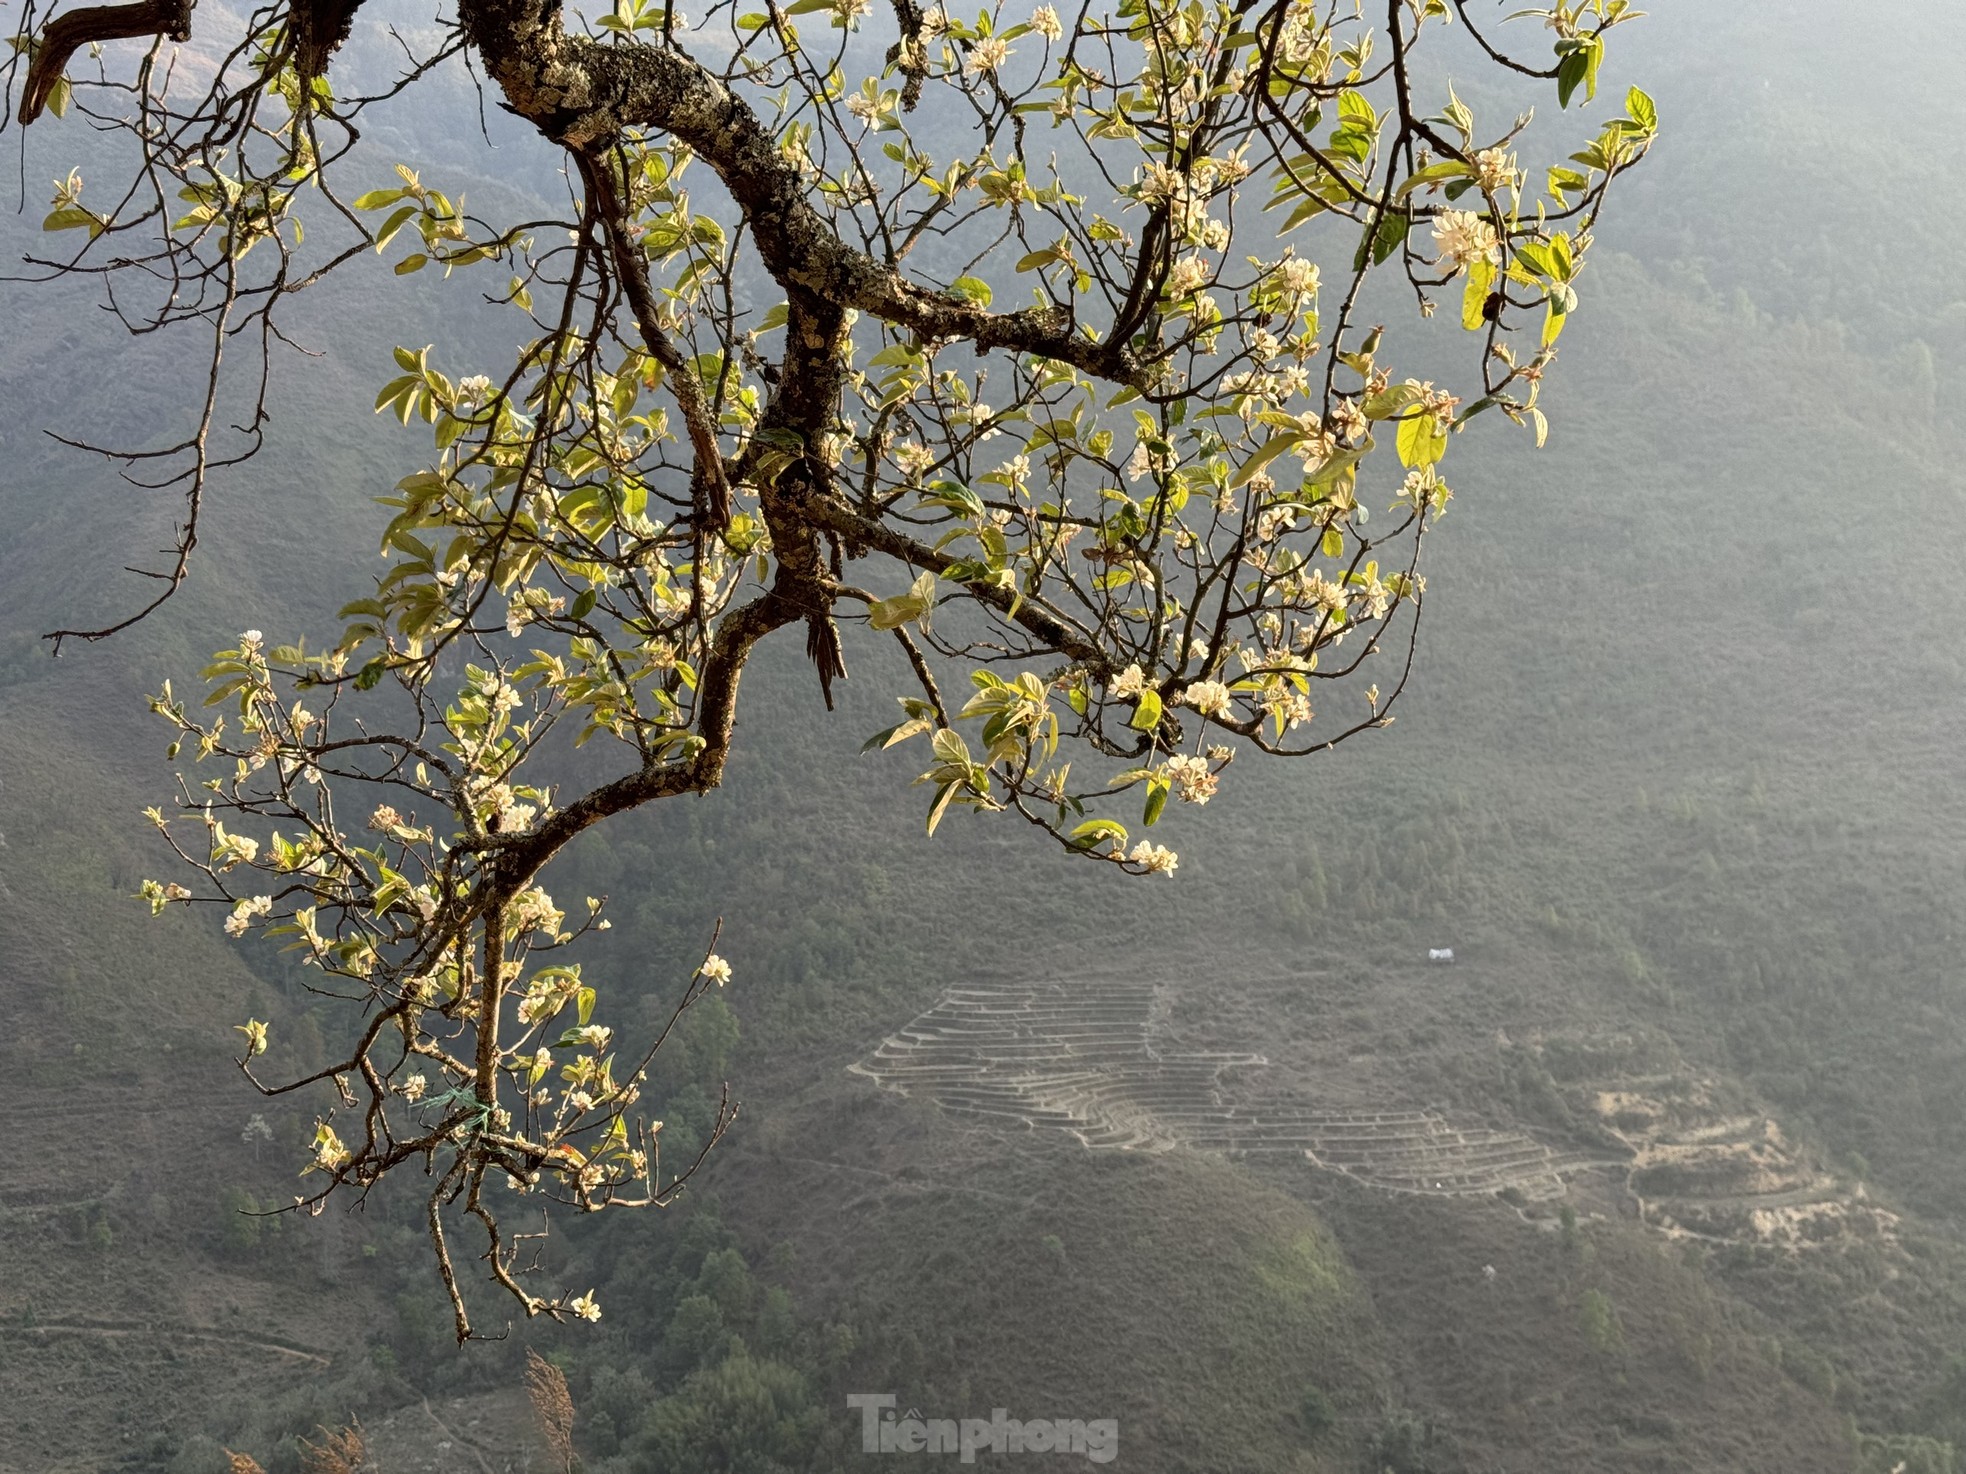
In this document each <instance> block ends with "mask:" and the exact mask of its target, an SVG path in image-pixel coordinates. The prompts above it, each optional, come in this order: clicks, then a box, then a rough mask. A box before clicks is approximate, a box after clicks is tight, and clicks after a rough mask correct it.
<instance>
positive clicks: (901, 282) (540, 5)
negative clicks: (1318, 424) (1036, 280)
mask: <svg viewBox="0 0 1966 1474" xmlns="http://www.w3.org/2000/svg"><path fill="white" fill-rule="evenodd" d="M461 19H462V22H463V26H464V30H465V34H466V35H467V37H468V38H469V39H470V41H471V43H472V45H473V46H475V47H476V48H477V50H478V54H479V56H480V57H482V58H483V59H484V62H485V66H486V69H487V70H488V71H489V72H490V73H491V75H492V77H493V78H494V80H496V81H497V82H498V84H499V86H500V87H501V88H502V89H503V90H504V92H505V97H506V100H507V102H508V103H509V104H510V105H511V107H512V109H513V111H515V112H516V113H518V114H519V116H521V117H523V118H525V119H527V120H528V121H530V122H531V123H533V124H534V125H535V126H536V127H538V128H539V129H540V131H541V132H542V133H544V134H546V136H548V137H549V138H553V139H555V140H557V141H559V142H561V143H563V144H565V145H566V146H567V147H569V148H572V149H574V150H576V151H585V150H587V149H590V148H592V147H593V146H595V145H597V144H604V143H607V142H611V141H613V140H614V139H615V138H616V137H618V136H619V135H620V134H621V133H622V132H623V131H624V130H626V129H630V128H656V129H660V130H662V131H663V132H665V133H668V134H669V135H670V136H671V137H673V138H675V139H677V140H678V141H680V142H682V143H685V144H687V145H688V146H689V147H690V148H691V149H693V150H695V152H696V153H697V154H698V155H699V156H700V157H701V158H702V159H703V160H704V161H705V162H706V163H707V164H709V165H710V167H711V168H712V169H714V170H715V171H716V173H717V176H718V178H719V179H721V180H722V181H723V183H724V186H725V188H727V189H728V190H729V191H730V192H731V195H732V197H733V198H735V199H736V201H737V203H738V205H739V206H740V207H741V208H742V209H743V211H744V215H745V218H746V220H747V221H748V222H749V223H750V226H751V235H752V239H754V240H755V241H756V242H757V243H758V251H759V255H760V256H761V258H762V259H763V262H764V265H765V268H766V269H767V270H768V271H769V272H770V273H771V275H772V277H773V279H774V280H776V281H777V282H778V283H779V284H780V285H781V286H783V287H785V288H787V289H788V290H790V289H792V288H798V289H801V290H803V291H806V292H809V293H811V294H812V295H813V296H814V297H816V298H818V299H821V300H824V301H827V302H832V303H835V304H838V305H839V306H842V307H852V308H857V309H858V310H860V311H862V312H866V313H869V314H871V315H873V316H875V317H878V318H880V319H881V320H882V321H884V322H889V323H893V324H894V325H896V326H897V327H903V328H906V329H908V330H909V331H911V332H913V333H915V334H916V335H917V336H919V337H921V338H924V339H929V340H933V341H941V342H953V341H968V342H973V343H975V344H976V345H977V346H978V347H979V348H984V349H989V348H1006V349H1009V350H1011V351H1012V352H1017V353H1034V354H1037V355H1039V356H1041V357H1044V358H1053V359H1057V360H1059V361H1060V362H1062V363H1068V364H1071V365H1072V366H1073V367H1074V368H1077V369H1079V370H1081V371H1082V372H1085V373H1089V374H1093V375H1095V376H1097V377H1099V378H1102V379H1106V380H1109V381H1112V382H1115V383H1123V384H1135V385H1140V386H1143V387H1144V384H1145V382H1146V379H1147V373H1146V368H1145V366H1144V365H1143V364H1142V363H1141V362H1140V361H1139V359H1138V358H1137V356H1136V355H1134V354H1133V353H1132V351H1131V350H1129V349H1128V348H1127V347H1126V346H1125V345H1124V344H1123V343H1100V342H1095V341H1094V340H1093V339H1092V338H1091V337H1089V336H1088V335H1087V334H1086V333H1085V332H1084V331H1082V330H1081V329H1080V327H1079V326H1078V324H1077V322H1076V320H1075V319H1074V318H1073V316H1072V314H1071V313H1070V312H1069V311H1068V310H1067V309H1065V308H1062V307H1030V308H1025V309H1024V310H1022V311H1020V312H1012V313H1002V314H998V313H992V312H988V311H986V310H984V309H983V308H981V307H978V306H976V305H975V304H974V303H973V302H970V301H968V300H966V299H964V298H961V297H958V296H955V295H953V294H951V293H948V292H942V291H936V290H933V289H930V288H926V287H923V286H920V285H919V284H917V283H915V282H912V281H910V280H909V279H908V278H907V277H905V276H903V275H902V274H901V272H899V271H897V270H895V269H894V268H893V267H891V266H887V265H884V264H882V263H880V262H878V261H875V260H874V259H873V258H872V257H870V256H868V255H866V254H865V253H863V252H861V251H858V250H855V249H854V248H853V247H851V246H849V245H847V244H846V242H845V241H843V240H841V239H840V236H839V233H838V232H837V231H835V230H834V229H833V226H832V224H831V223H830V222H829V221H828V220H827V219H826V218H825V217H824V216H823V215H821V214H820V213H819V211H818V210H816V209H814V208H813V206H812V203H811V199H810V195H811V185H810V182H809V181H808V180H807V179H806V178H805V177H804V175H802V174H801V173H800V171H799V169H798V167H797V166H796V165H794V164H793V163H791V162H790V161H789V160H787V159H786V158H785V156H784V155H783V154H782V153H781V152H780V151H779V149H778V146H777V144H776V142H775V141H774V140H773V139H772V137H771V134H770V133H769V132H768V131H767V130H766V129H765V127H764V125H763V124H762V123H761V122H760V121H759V119H758V116H757V114H756V113H755V112H753V111H752V110H751V108H750V107H749V105H747V104H746V103H745V102H744V101H743V99H741V98H739V97H738V96H736V95H735V94H734V93H733V92H732V91H731V90H730V89H729V88H728V87H726V86H725V85H724V84H723V83H722V82H721V81H719V80H718V79H717V78H716V77H715V76H713V75H712V74H711V73H710V72H709V71H707V70H705V69H704V68H703V67H702V66H700V65H698V64H697V63H696V62H695V61H693V60H691V59H690V58H689V57H688V56H686V55H684V54H683V53H682V52H680V51H672V50H667V49H664V48H660V47H654V46H615V45H607V44H603V43H600V42H596V41H589V40H586V39H583V38H581V37H577V36H570V35H568V34H567V33H566V31H565V29H564V27H563V25H562V23H561V19H560V10H559V8H558V6H556V5H550V4H547V3H545V0H465V3H464V4H463V5H462V7H461Z"/></svg>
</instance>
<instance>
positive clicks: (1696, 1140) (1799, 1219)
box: [1591, 1075, 1898, 1249]
mask: <svg viewBox="0 0 1966 1474" xmlns="http://www.w3.org/2000/svg"><path fill="white" fill-rule="evenodd" d="M1591 1103H1592V1104H1593V1105H1594V1106H1595V1108H1596V1110H1597V1113H1598V1116H1599V1118H1600V1119H1601V1120H1602V1121H1603V1122H1604V1123H1605V1125H1606V1126H1607V1127H1609V1128H1610V1129H1611V1130H1612V1131H1613V1132H1615V1133H1616V1134H1617V1135H1618V1136H1619V1137H1620V1138H1622V1139H1623V1140H1624V1141H1626V1142H1627V1143H1629V1144H1630V1146H1631V1149H1632V1161H1631V1170H1630V1175H1629V1177H1628V1179H1627V1184H1628V1186H1629V1187H1630V1189H1631V1192H1632V1195H1633V1197H1634V1198H1636V1199H1637V1201H1638V1207H1639V1215H1640V1216H1641V1217H1642V1218H1643V1219H1644V1220H1645V1221H1646V1222H1647V1223H1650V1224H1651V1225H1652V1226H1653V1227H1655V1228H1657V1229H1659V1230H1660V1231H1661V1232H1663V1233H1666V1234H1668V1235H1670V1236H1671V1237H1674V1238H1693V1239H1705V1240H1709V1241H1712V1242H1719V1243H1762V1244H1772V1245H1776V1246H1779V1247H1784V1248H1794V1249H1800V1248H1808V1247H1812V1246H1815V1245H1821V1244H1830V1243H1836V1242H1839V1241H1842V1240H1844V1239H1846V1238H1849V1237H1852V1236H1854V1237H1859V1238H1887V1239H1888V1238H1890V1237H1891V1236H1892V1233H1893V1230H1894V1228H1895V1227H1896V1224H1897V1221H1898V1220H1897V1216H1896V1215H1895V1214H1893V1213H1891V1212H1889V1211H1887V1210H1886V1209H1884V1208H1882V1207H1880V1206H1879V1205H1877V1204H1875V1203H1873V1202H1871V1201H1870V1199H1869V1197H1868V1195H1867V1193H1866V1192H1865V1190H1864V1187H1863V1185H1862V1184H1861V1183H1855V1184H1852V1183H1848V1182H1845V1181H1844V1180H1843V1179H1841V1178H1839V1177H1838V1176H1837V1175H1836V1174H1835V1173H1833V1172H1830V1171H1828V1170H1826V1169H1825V1168H1824V1167H1823V1165H1822V1164H1821V1163H1820V1162H1818V1161H1816V1160H1815V1159H1814V1158H1813V1157H1812V1156H1811V1154H1810V1153H1809V1152H1808V1151H1806V1150H1804V1149H1803V1148H1802V1147H1800V1146H1799V1145H1797V1144H1796V1143H1795V1142H1793V1141H1792V1140H1790V1138H1789V1137H1788V1135H1787V1133H1785V1132H1784V1131H1783V1130H1782V1127H1781V1124H1780V1123H1779V1122H1777V1121H1775V1120H1774V1119H1772V1118H1771V1117H1769V1116H1767V1115H1765V1114H1762V1113H1760V1112H1756V1111H1742V1110H1740V1109H1738V1108H1729V1106H1728V1105H1727V1104H1726V1103H1723V1102H1722V1101H1720V1100H1718V1099H1717V1098H1716V1094H1715V1091H1714V1089H1713V1087H1712V1085H1711V1084H1710V1083H1709V1082H1707V1081H1704V1080H1699V1079H1689V1078H1687V1077H1684V1076H1673V1075H1664V1076H1656V1077H1650V1078H1639V1079H1626V1080H1620V1081H1618V1082H1617V1088H1615V1089H1606V1090H1599V1091H1596V1092H1594V1098H1593V1100H1592V1102H1591Z"/></svg>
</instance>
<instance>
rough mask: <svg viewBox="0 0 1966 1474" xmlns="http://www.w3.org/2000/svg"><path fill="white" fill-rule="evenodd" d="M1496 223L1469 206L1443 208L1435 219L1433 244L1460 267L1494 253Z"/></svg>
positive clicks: (1457, 269) (1487, 258) (1487, 257)
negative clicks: (1468, 208) (1465, 208)
mask: <svg viewBox="0 0 1966 1474" xmlns="http://www.w3.org/2000/svg"><path fill="white" fill-rule="evenodd" d="M1496 247H1497V242H1496V238H1495V227H1494V226H1493V225H1491V224H1490V223H1489V222H1488V220H1487V219H1486V218H1484V217H1483V216H1480V215H1477V214H1475V212H1474V211H1472V210H1444V211H1442V212H1441V213H1440V215H1439V216H1438V217H1436V218H1435V220H1434V248H1435V249H1436V250H1437V251H1439V252H1440V254H1441V256H1442V257H1443V258H1444V259H1446V260H1449V261H1452V262H1453V263H1454V269H1455V270H1456V271H1460V270H1461V269H1463V268H1464V267H1468V266H1472V265H1473V264H1474V263H1475V262H1477V261H1493V260H1495V259H1496V256H1497V249H1496Z"/></svg>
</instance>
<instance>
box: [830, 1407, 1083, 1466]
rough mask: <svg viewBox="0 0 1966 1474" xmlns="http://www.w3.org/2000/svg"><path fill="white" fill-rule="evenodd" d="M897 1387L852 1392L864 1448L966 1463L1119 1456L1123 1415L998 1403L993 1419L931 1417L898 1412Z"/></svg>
mask: <svg viewBox="0 0 1966 1474" xmlns="http://www.w3.org/2000/svg"><path fill="white" fill-rule="evenodd" d="M895 1400H896V1399H895V1396H894V1394H893V1393H892V1392H849V1393H848V1394H847V1399H846V1405H847V1406H848V1407H850V1408H857V1409H858V1410H859V1412H860V1447H861V1450H862V1451H863V1452H865V1453H870V1454H955V1455H957V1456H958V1457H959V1458H961V1460H962V1461H963V1462H964V1463H965V1464H973V1463H975V1462H976V1456H977V1455H978V1454H981V1453H992V1454H1078V1455H1079V1456H1080V1457H1082V1458H1086V1459H1090V1460H1091V1461H1092V1462H1093V1463H1095V1464H1110V1463H1111V1462H1112V1461H1113V1460H1114V1459H1115V1458H1117V1457H1118V1456H1119V1451H1120V1425H1119V1420H1118V1419H1117V1418H1025V1419H1023V1420H1022V1421H1020V1420H1018V1419H1016V1418H1013V1417H1011V1416H1010V1413H1009V1411H1008V1410H1007V1409H1005V1408H993V1409H992V1410H991V1412H990V1416H989V1417H987V1418H925V1417H923V1416H922V1415H921V1414H920V1413H919V1412H917V1411H916V1410H915V1409H914V1408H910V1409H908V1411H906V1412H905V1413H897V1412H896V1411H895Z"/></svg>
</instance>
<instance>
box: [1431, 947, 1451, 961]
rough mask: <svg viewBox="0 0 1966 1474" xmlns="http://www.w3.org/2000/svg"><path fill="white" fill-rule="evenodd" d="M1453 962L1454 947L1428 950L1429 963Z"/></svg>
mask: <svg viewBox="0 0 1966 1474" xmlns="http://www.w3.org/2000/svg"><path fill="white" fill-rule="evenodd" d="M1453 960H1454V949H1453V948H1452V947H1429V948H1427V961H1429V962H1452V961H1453Z"/></svg>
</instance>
